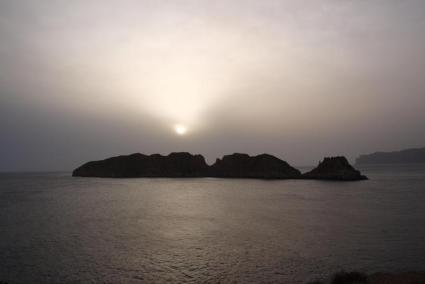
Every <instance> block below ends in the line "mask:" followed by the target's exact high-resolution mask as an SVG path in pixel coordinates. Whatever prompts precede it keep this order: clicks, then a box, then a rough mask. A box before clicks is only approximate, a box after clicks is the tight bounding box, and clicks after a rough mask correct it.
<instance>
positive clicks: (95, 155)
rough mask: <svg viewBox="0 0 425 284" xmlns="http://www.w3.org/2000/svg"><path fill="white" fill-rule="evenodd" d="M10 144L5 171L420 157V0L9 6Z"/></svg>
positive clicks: (423, 67) (137, 0)
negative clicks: (137, 162)
mask: <svg viewBox="0 0 425 284" xmlns="http://www.w3.org/2000/svg"><path fill="white" fill-rule="evenodd" d="M176 124H181V125H183V126H184V127H186V129H187V132H186V134H185V135H177V134H176V132H175V131H174V127H175V125H176ZM0 146H1V147H0V171H13V170H63V169H65V170H70V169H73V168H74V167H76V166H78V165H79V164H81V163H83V162H85V161H88V160H93V159H101V158H106V157H109V156H112V155H117V154H129V153H133V152H142V153H157V152H159V153H163V154H167V153H169V152H172V151H190V152H192V153H201V154H204V156H205V157H206V158H207V159H208V161H209V162H212V161H213V160H214V159H215V158H216V157H219V156H222V155H223V154H228V153H233V152H236V151H237V152H248V153H250V154H259V153H263V152H267V153H270V154H274V155H276V156H278V157H280V158H283V159H285V160H287V161H288V162H289V163H291V164H293V165H310V164H316V163H317V162H318V160H319V159H321V158H322V157H323V156H326V155H341V154H343V155H346V156H347V157H349V158H350V159H353V158H355V157H356V156H357V155H358V154H362V153H368V152H373V151H376V150H395V149H402V148H407V147H417V146H425V1H423V0H405V1H400V0H382V1H373V0H368V1H366V0H326V1H325V0H323V1H320V0H310V1H303V0H292V1H289V0H288V1H285V0H280V1H277V0H262V1H258V0H243V1H242V0H233V1H231V0H217V1H212V0H205V1H203V0H192V1H190V0H188V1H177V0H175V1H161V0H151V1H147V0H146V1H142V0H133V1H131V0H120V1H118V0H117V1H112V0H111V1H104V0H81V1H78V0H73V1H69V0H51V1H42V0H38V1H35V0H34V1H29V0H19V1H17V0H0Z"/></svg>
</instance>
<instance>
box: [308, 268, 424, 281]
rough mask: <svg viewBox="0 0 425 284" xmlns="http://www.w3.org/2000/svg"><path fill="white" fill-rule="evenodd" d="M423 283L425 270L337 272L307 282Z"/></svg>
mask: <svg viewBox="0 0 425 284" xmlns="http://www.w3.org/2000/svg"><path fill="white" fill-rule="evenodd" d="M325 283H329V284H424V283H425V272H399V273H383V272H379V273H374V274H371V275H366V274H364V273H361V272H356V271H354V272H344V271H342V272H338V273H335V274H334V275H333V276H332V277H331V279H330V280H328V281H322V280H313V281H310V282H308V283H307V284H325Z"/></svg>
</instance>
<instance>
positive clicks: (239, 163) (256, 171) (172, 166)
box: [72, 153, 366, 181]
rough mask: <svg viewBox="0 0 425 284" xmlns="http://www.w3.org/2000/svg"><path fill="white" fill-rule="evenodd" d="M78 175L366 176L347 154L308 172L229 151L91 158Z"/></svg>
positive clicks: (270, 159)
mask: <svg viewBox="0 0 425 284" xmlns="http://www.w3.org/2000/svg"><path fill="white" fill-rule="evenodd" d="M72 175H73V176H77V177H109V178H133V177H219V178H258V179H302V178H304V179H330V180H347V181H351V180H362V179H366V177H365V176H362V175H361V174H360V172H359V171H357V170H355V169H354V168H353V167H352V166H351V165H350V164H349V163H348V161H347V160H346V159H345V158H344V157H334V158H325V160H324V161H323V162H322V163H320V164H319V166H318V167H317V168H316V169H314V170H313V171H311V172H309V173H306V174H304V175H302V174H301V172H300V171H299V170H297V169H295V168H293V167H291V166H290V165H289V164H288V163H287V162H285V161H283V160H281V159H278V158H276V157H274V156H272V155H268V154H261V155H258V156H249V155H247V154H239V153H235V154H232V155H226V156H224V157H223V158H222V159H217V160H216V162H215V163H214V164H213V165H211V166H209V165H207V163H206V162H205V159H204V157H203V156H201V155H192V154H190V153H171V154H169V155H168V156H162V155H159V154H153V155H143V154H132V155H128V156H118V157H113V158H109V159H106V160H102V161H93V162H88V163H86V164H84V165H82V166H80V167H79V168H77V169H75V170H74V172H73V173H72Z"/></svg>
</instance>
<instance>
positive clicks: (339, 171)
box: [303, 157, 367, 181]
mask: <svg viewBox="0 0 425 284" xmlns="http://www.w3.org/2000/svg"><path fill="white" fill-rule="evenodd" d="M303 178H305V179H324V180H342V181H352V180H365V179H367V177H366V176H364V175H362V174H361V173H360V171H358V170H356V169H355V168H353V167H352V166H351V165H350V163H349V162H348V160H347V159H346V158H345V157H329V158H325V159H324V160H323V161H322V162H320V163H319V165H318V166H317V167H316V168H315V169H313V170H311V171H309V172H307V173H305V174H303Z"/></svg>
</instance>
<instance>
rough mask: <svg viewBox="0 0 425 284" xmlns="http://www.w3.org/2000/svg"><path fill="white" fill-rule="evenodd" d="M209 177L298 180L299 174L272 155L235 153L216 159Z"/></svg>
mask: <svg viewBox="0 0 425 284" xmlns="http://www.w3.org/2000/svg"><path fill="white" fill-rule="evenodd" d="M209 174H210V176H214V177H226V178H262V179H290V178H300V177H301V172H300V171H299V170H297V169H295V168H293V167H291V166H290V165H289V164H288V163H287V162H285V161H282V160H280V159H278V158H276V157H274V156H272V155H268V154H261V155H258V156H254V157H251V156H249V155H247V154H240V153H235V154H232V155H226V156H224V157H223V158H222V159H217V160H216V162H215V163H214V164H213V165H212V166H211V167H210V171H209Z"/></svg>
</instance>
